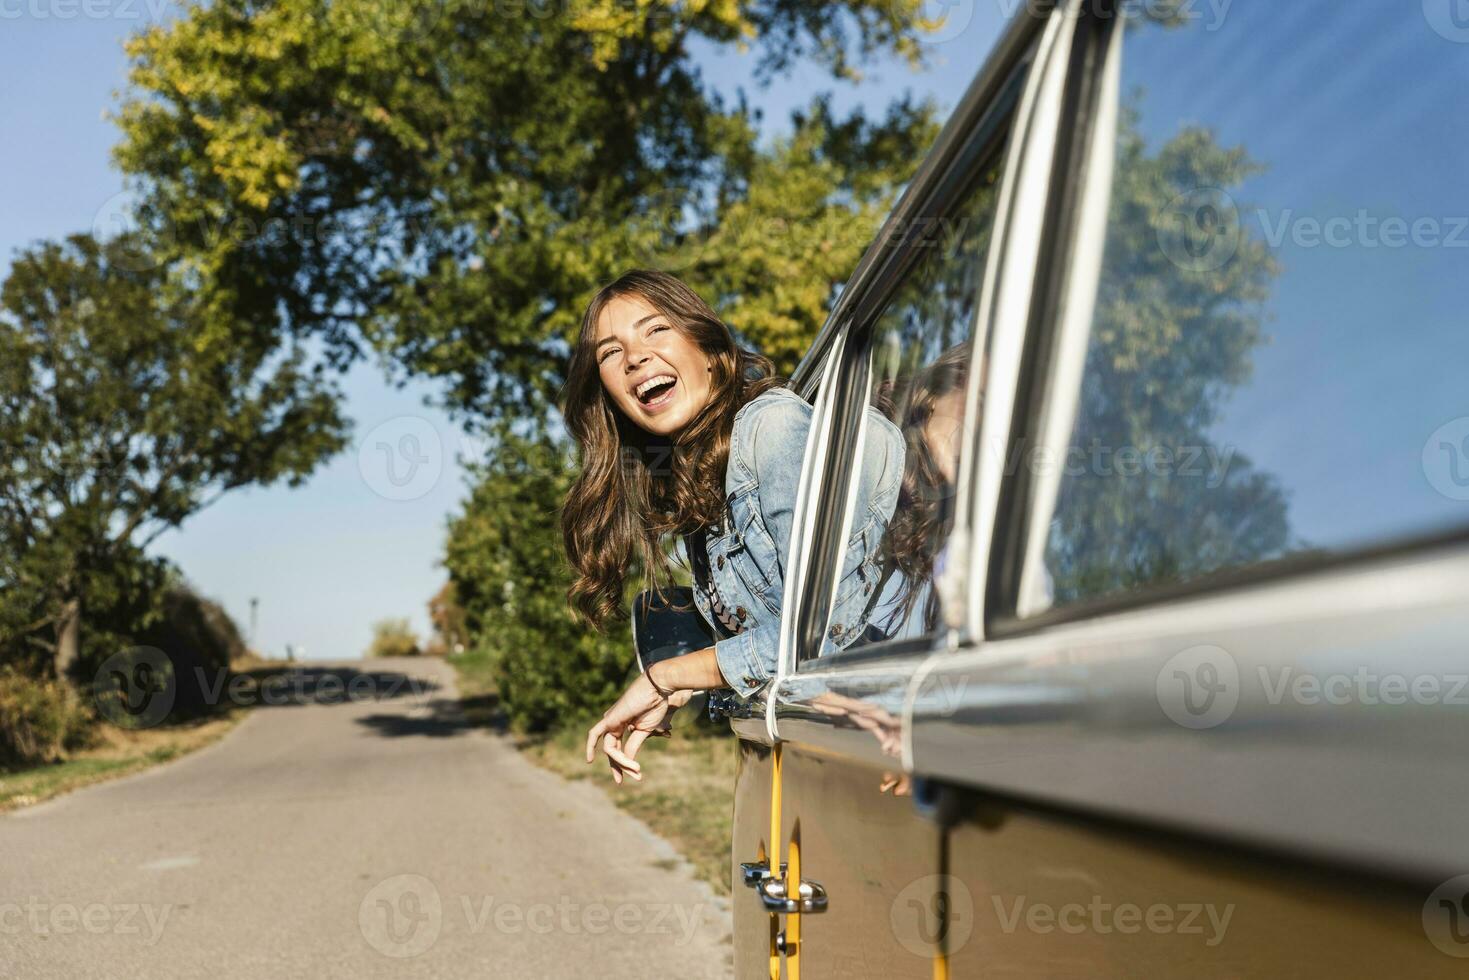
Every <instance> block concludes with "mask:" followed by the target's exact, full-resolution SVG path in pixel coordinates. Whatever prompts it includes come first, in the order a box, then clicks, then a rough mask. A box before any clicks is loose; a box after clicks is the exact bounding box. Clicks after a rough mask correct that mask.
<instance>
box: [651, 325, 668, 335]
mask: <svg viewBox="0 0 1469 980" xmlns="http://www.w3.org/2000/svg"><path fill="white" fill-rule="evenodd" d="M672 329H673V328H672V327H670V326H669V325H668V324H666V323H659V324H655V325H654V327H653V329H652V330H649V331H648V335H649V336H652V335H653V334H655V333H658V332H659V331H662V330H672Z"/></svg>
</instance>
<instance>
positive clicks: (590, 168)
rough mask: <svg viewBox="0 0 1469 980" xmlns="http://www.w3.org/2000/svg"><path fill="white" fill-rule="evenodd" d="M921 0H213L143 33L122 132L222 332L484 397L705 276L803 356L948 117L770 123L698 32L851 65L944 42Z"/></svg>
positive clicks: (783, 347)
mask: <svg viewBox="0 0 1469 980" xmlns="http://www.w3.org/2000/svg"><path fill="white" fill-rule="evenodd" d="M921 7H922V4H921V3H920V2H919V0H837V2H825V3H816V2H792V0H757V2H749V0H702V2H701V0H690V2H685V3H652V2H647V0H588V2H579V3H576V4H544V3H536V2H524V3H523V2H513V0H497V2H496V3H494V4H470V3H467V2H461V0H416V2H413V3H404V2H402V0H330V2H328V0H269V2H261V0H218V2H215V3H211V4H208V5H203V6H195V7H191V8H190V9H189V11H188V13H187V14H186V15H185V16H183V17H181V18H180V19H179V20H177V21H175V22H173V23H171V24H168V25H161V26H158V27H155V28H153V29H151V30H149V31H147V32H145V33H143V34H141V35H139V36H138V37H137V38H135V39H134V40H133V41H132V42H131V44H130V46H129V53H130V56H131V58H132V65H133V67H132V73H131V81H132V85H133V93H132V95H131V96H130V97H129V98H128V100H127V101H126V102H125V103H124V104H123V106H122V107H121V109H120V111H119V113H118V119H119V122H120V125H121V127H122V130H123V133H124V139H123V141H122V143H121V145H120V146H119V147H118V149H117V154H116V155H117V159H118V161H119V163H120V164H121V165H122V167H123V169H124V170H125V171H126V172H127V173H128V174H130V175H132V177H133V178H134V179H135V181H136V184H137V186H138V190H139V191H140V198H141V203H140V206H139V209H138V218H139V221H140V223H141V225H142V226H143V228H145V229H146V230H147V232H148V233H149V234H150V235H151V236H152V237H153V239H155V242H156V244H155V246H154V248H155V250H156V251H157V252H158V253H159V254H161V255H164V256H167V257H168V259H169V260H170V261H172V260H178V261H180V262H182V263H184V265H185V267H186V268H187V269H188V270H189V272H190V275H191V276H192V277H193V278H194V280H195V282H196V283H197V286H198V288H199V290H200V293H201V296H202V297H203V301H202V309H203V311H204V312H205V313H206V314H207V320H206V323H205V324H204V326H203V330H204V335H205V336H206V337H208V338H211V339H219V338H222V337H224V336H226V335H229V334H232V333H239V332H247V333H250V334H251V335H253V336H259V337H263V338H272V339H275V338H281V337H286V336H290V337H297V338H299V337H304V336H313V337H316V338H319V339H320V340H321V341H322V342H323V349H324V351H325V352H326V355H327V356H328V358H329V359H330V360H332V361H333V362H334V363H336V364H338V365H341V364H345V363H348V362H350V361H352V360H353V359H355V358H357V357H359V356H362V355H363V354H364V353H366V352H367V351H368V350H369V349H372V350H376V351H378V352H381V353H383V354H385V355H387V357H388V359H389V363H391V364H392V365H394V366H395V367H396V369H397V372H398V377H399V378H403V377H406V376H407V375H409V374H412V375H417V376H421V377H429V378H433V379H438V380H440V381H441V382H442V383H443V391H444V400H445V402H446V404H447V405H448V406H449V407H450V408H451V409H454V410H457V411H459V412H460V413H461V414H463V415H464V416H466V417H467V418H469V419H471V420H474V421H487V420H491V419H495V418H502V417H504V416H506V415H512V416H513V415H517V414H526V413H544V412H545V410H546V409H547V408H548V407H549V406H550V405H551V404H552V401H553V398H554V393H555V391H556V389H557V386H558V385H559V383H560V380H561V377H562V372H563V370H564V362H565V357H566V353H567V349H568V345H567V340H568V336H569V334H570V333H571V331H572V330H573V329H574V328H575V325H576V319H577V316H578V314H579V312H580V304H581V302H583V301H584V300H585V298H586V297H587V296H588V295H589V293H590V291H591V290H592V289H593V288H595V287H596V286H597V285H598V284H599V283H600V282H603V281H606V280H608V279H610V278H612V277H613V276H615V275H616V274H617V273H619V272H621V271H623V270H624V269H626V268H628V267H631V266H635V265H654V266H659V267H663V268H667V269H670V270H672V271H676V272H679V273H681V274H682V275H684V276H685V277H686V278H687V279H688V280H689V281H690V283H691V285H693V286H694V287H695V288H696V289H699V290H701V291H702V292H703V293H704V294H705V295H706V297H707V298H709V299H710V301H711V302H713V303H714V304H715V306H716V308H718V309H720V310H721V312H723V313H724V314H725V316H726V318H727V319H728V320H729V321H730V322H731V323H732V325H734V326H735V327H736V328H737V329H738V330H739V331H740V333H741V334H742V335H743V337H744V338H745V339H746V340H747V341H748V342H749V343H752V344H755V345H757V346H759V347H760V348H762V350H763V351H764V352H765V353H767V354H768V355H770V356H772V357H774V358H775V359H776V361H777V363H778V364H779V365H780V366H781V367H782V368H784V369H787V370H788V369H789V368H790V367H792V366H793V365H794V363H795V361H796V359H797V358H798V356H799V353H800V352H801V351H802V350H804V347H805V345H806V343H808V342H809V340H810V338H811V336H813V335H814V333H815V331H816V329H817V328H818V327H819V325H820V323H821V321H822V320H823V319H824V317H825V313H826V309H827V307H828V305H829V303H830V301H831V298H832V294H833V291H834V289H835V288H836V287H837V286H838V285H839V284H840V283H842V282H843V281H844V280H845V278H846V276H847V275H848V274H849V273H850V271H851V269H852V268H853V267H854V266H855V264H856V260H857V258H858V257H859V256H860V254H861V251H862V249H863V248H864V247H865V246H866V244H867V242H868V241H869V239H870V236H871V234H872V232H873V231H874V230H875V228H876V226H877V223H878V221H879V220H880V218H881V216H882V215H883V214H884V213H885V211H886V210H887V208H888V206H889V205H890V204H891V202H892V199H893V196H894V194H895V192H896V190H897V189H898V188H899V187H900V186H901V185H902V183H903V182H904V181H906V180H907V179H908V177H909V176H910V175H911V173H912V170H913V168H914V167H915V166H916V163H917V161H918V160H920V159H921V157H922V155H923V151H924V150H925V149H926V148H927V146H928V145H929V143H930V142H931V140H932V138H933V136H934V135H935V133H936V126H935V124H934V121H933V109H932V107H931V106H930V105H927V104H919V103H915V102H912V101H910V100H906V99H904V100H899V101H897V102H895V103H894V104H893V105H892V106H891V107H890V109H889V110H888V111H887V112H885V113H884V114H882V115H881V116H880V117H878V118H869V117H868V116H867V115H866V114H865V113H863V112H860V111H858V112H854V113H852V114H850V115H847V116H845V117H843V118H836V117H835V115H834V113H833V112H832V110H831V108H830V104H829V103H828V102H827V101H824V100H823V99H822V98H820V97H819V96H818V97H814V98H813V99H812V101H811V102H810V104H809V105H808V106H807V107H806V108H805V109H804V110H803V111H802V112H801V113H799V114H798V115H797V117H796V118H795V119H794V120H793V121H792V126H791V131H790V133H789V134H788V135H787V136H786V137H785V138H783V139H781V140H780V141H778V142H777V143H775V144H774V145H769V144H766V143H762V141H761V139H760V134H759V118H758V113H756V112H755V111H754V110H752V109H751V108H750V107H749V105H748V104H747V103H746V102H745V100H744V99H743V98H735V97H733V96H729V95H727V94H724V93H721V92H720V91H719V90H718V89H717V87H716V86H715V85H714V84H713V83H711V81H710V80H708V79H706V78H705V77H704V76H703V73H702V72H701V71H700V69H699V67H698V65H697V62H696V58H695V56H694V50H695V46H696V45H703V46H706V47H707V46H713V47H715V48H720V47H725V48H729V47H734V46H738V47H741V48H745V49H748V50H749V51H750V52H751V53H752V56H753V57H755V58H756V59H757V63H758V65H759V72H760V76H761V77H762V78H766V79H778V78H779V77H781V75H782V74H783V73H785V72H787V71H788V70H789V69H790V68H791V66H792V65H793V64H794V63H795V62H796V61H797V60H798V59H804V60H805V61H807V62H811V61H814V62H815V63H817V64H819V65H822V66H824V67H825V68H826V69H827V70H828V71H829V72H830V74H831V76H832V77H833V78H838V77H852V76H854V75H856V74H857V73H858V72H859V71H860V68H861V65H862V63H863V62H864V60H865V59H867V58H868V57H869V56H871V55H873V54H876V53H879V52H885V53H896V54H898V55H899V56H901V57H903V58H906V59H908V60H910V61H912V62H914V63H917V62H918V61H920V60H921V54H922V48H921V46H920V44H919V41H920V39H921V37H922V36H923V33H924V31H926V30H928V29H931V28H932V27H934V26H936V25H934V24H933V23H930V22H928V21H925V20H924V19H923V18H922V14H921Z"/></svg>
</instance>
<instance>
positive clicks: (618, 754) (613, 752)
mask: <svg viewBox="0 0 1469 980" xmlns="http://www.w3.org/2000/svg"><path fill="white" fill-rule="evenodd" d="M602 751H603V752H605V753H606V754H607V758H609V759H611V760H612V761H613V762H615V763H617V764H618V765H619V766H621V767H622V768H623V769H626V770H627V771H628V772H630V773H632V778H634V779H642V778H643V776H642V773H641V771H640V769H641V767H640V766H639V765H638V764H637V762H636V761H634V760H633V759H632V758H631V757H630V756H628V755H627V754H626V753H624V752H623V751H622V740H621V739H619V738H618V737H617V736H616V735H614V734H612V733H611V732H608V733H607V734H605V735H603V736H602Z"/></svg>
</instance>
